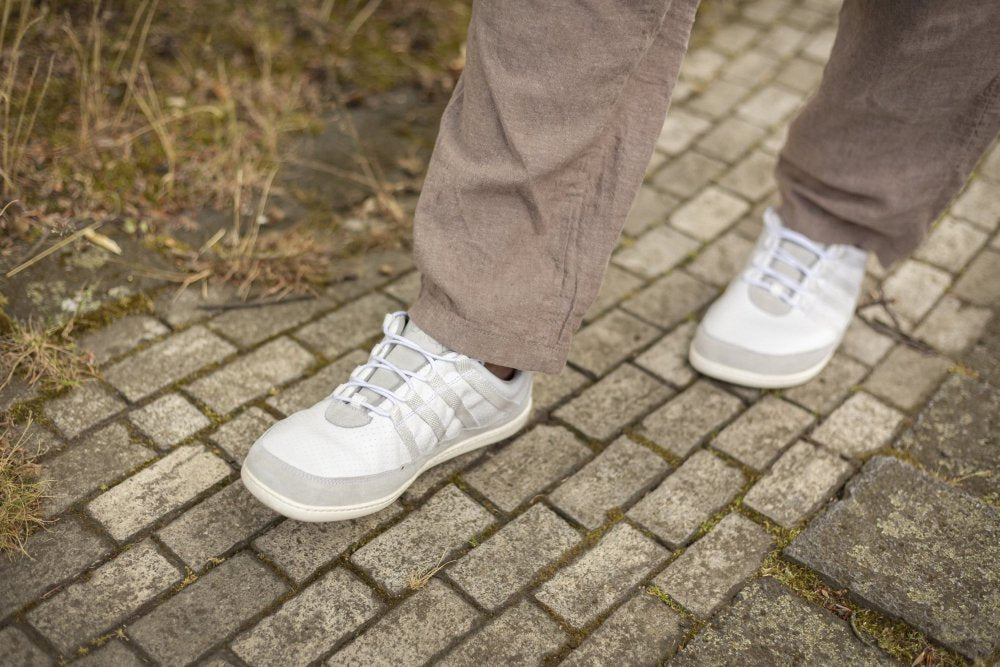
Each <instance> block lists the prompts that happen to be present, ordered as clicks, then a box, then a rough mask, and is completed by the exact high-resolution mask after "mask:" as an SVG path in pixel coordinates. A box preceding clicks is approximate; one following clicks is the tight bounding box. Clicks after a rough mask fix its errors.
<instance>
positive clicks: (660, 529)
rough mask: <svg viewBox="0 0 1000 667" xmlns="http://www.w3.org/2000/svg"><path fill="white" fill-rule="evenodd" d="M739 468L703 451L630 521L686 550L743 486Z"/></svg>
mask: <svg viewBox="0 0 1000 667" xmlns="http://www.w3.org/2000/svg"><path fill="white" fill-rule="evenodd" d="M744 481H745V478H744V477H743V473H742V472H740V471H739V470H738V469H737V468H733V467H731V466H728V465H726V464H725V463H724V462H723V461H722V460H721V459H720V458H719V457H717V456H714V455H712V454H710V453H708V452H707V451H705V450H699V451H697V452H695V453H694V454H692V455H691V458H689V459H688V460H687V461H685V462H684V464H683V465H682V466H681V467H680V468H678V469H677V470H675V471H674V472H672V473H671V474H670V476H669V477H667V478H666V479H665V480H663V483H662V484H660V485H659V486H658V487H656V489H654V490H653V492H652V493H650V494H649V495H647V496H646V497H645V498H643V499H642V500H640V501H639V502H638V503H637V504H636V505H635V507H633V508H632V509H630V510H629V511H628V516H629V518H631V519H633V520H634V521H638V522H639V523H641V524H642V525H644V526H645V527H646V528H649V529H650V530H651V531H653V533H655V534H656V535H657V536H658V537H659V538H660V539H662V540H663V541H664V542H666V543H667V544H668V545H669V546H670V547H671V548H677V547H680V546H683V545H684V544H685V543H687V541H688V540H690V539H691V538H692V537H694V534H695V533H696V532H697V531H698V528H700V527H701V525H702V524H703V523H704V522H705V521H706V520H708V519H709V517H711V516H712V515H713V514H715V513H716V512H718V511H719V510H720V509H722V508H723V507H725V505H726V503H728V502H729V501H730V500H732V499H733V498H734V497H735V496H736V494H737V493H739V491H740V488H741V487H742V486H743V483H744Z"/></svg>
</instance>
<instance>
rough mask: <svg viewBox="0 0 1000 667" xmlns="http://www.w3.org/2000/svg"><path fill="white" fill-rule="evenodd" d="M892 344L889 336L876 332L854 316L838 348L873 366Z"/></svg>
mask: <svg viewBox="0 0 1000 667" xmlns="http://www.w3.org/2000/svg"><path fill="white" fill-rule="evenodd" d="M892 345H893V341H892V339H891V338H889V337H888V336H885V335H883V334H880V333H878V332H877V331H875V330H874V329H872V328H871V327H870V326H868V325H867V324H865V322H864V321H862V320H861V318H859V317H857V316H855V317H854V319H852V320H851V323H850V325H848V327H847V332H846V333H845V334H844V340H843V341H842V342H841V344H840V349H841V351H842V352H844V353H846V354H848V355H850V356H852V357H854V358H855V359H857V360H858V361H860V362H862V363H864V364H867V365H869V366H874V365H875V364H877V363H878V362H880V361H881V360H882V358H883V357H885V355H886V353H888V352H889V350H890V349H892Z"/></svg>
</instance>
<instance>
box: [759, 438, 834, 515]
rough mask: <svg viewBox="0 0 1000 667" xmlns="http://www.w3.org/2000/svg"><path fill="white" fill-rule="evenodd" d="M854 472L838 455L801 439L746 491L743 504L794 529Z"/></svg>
mask: <svg viewBox="0 0 1000 667" xmlns="http://www.w3.org/2000/svg"><path fill="white" fill-rule="evenodd" d="M852 472H853V469H852V468H851V466H850V465H849V464H848V463H847V462H845V461H843V460H842V459H840V458H839V457H837V456H834V455H833V454H830V453H828V452H826V451H824V450H822V449H820V448H819V447H816V446H815V445H812V444H810V443H808V442H803V441H799V442H797V443H795V444H794V445H792V446H791V447H790V448H789V449H788V451H787V452H785V453H784V454H782V455H781V458H779V459H778V460H777V461H775V462H774V465H773V466H771V470H770V471H768V473H767V474H766V475H764V477H763V478H762V479H761V480H760V481H759V482H757V483H756V484H755V485H754V486H753V487H752V488H751V489H750V491H749V492H747V494H746V496H744V497H743V504H744V505H746V506H747V507H749V508H750V509H752V510H754V511H755V512H759V513H760V514H763V515H764V516H766V517H767V518H769V519H771V520H772V521H775V522H777V523H779V524H781V525H782V526H784V527H785V528H792V527H793V526H795V525H796V524H797V523H798V522H799V521H801V520H802V519H804V518H806V517H807V516H809V515H810V514H812V513H813V512H815V511H816V510H817V509H819V508H820V506H821V505H822V504H823V503H824V502H826V500H827V499H828V498H829V497H830V496H831V495H833V493H834V492H835V491H836V490H837V489H838V488H840V485H841V484H843V483H844V480H846V479H847V478H848V477H850V475H851V473H852Z"/></svg>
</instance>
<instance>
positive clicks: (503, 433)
mask: <svg viewBox="0 0 1000 667" xmlns="http://www.w3.org/2000/svg"><path fill="white" fill-rule="evenodd" d="M531 406H532V403H531V400H529V401H528V405H527V406H526V407H525V408H524V410H523V411H522V412H521V413H520V414H519V415H518V416H517V417H515V418H514V419H512V420H511V421H509V422H507V423H506V424H502V425H501V426H498V427H496V428H495V429H492V430H490V431H484V432H483V433H477V434H476V435H474V436H472V437H471V438H468V439H467V440H462V441H460V442H456V443H454V444H453V445H450V446H449V447H447V448H446V449H444V450H442V451H440V452H438V453H437V454H436V455H435V456H434V457H433V458H430V459H428V460H427V461H426V462H424V464H423V465H422V466H421V467H420V469H419V470H417V472H416V473H414V474H413V476H412V477H410V479H408V480H406V482H405V483H404V484H402V485H401V486H400V487H399V488H397V489H395V490H393V491H392V493H390V494H388V495H386V496H384V497H382V498H379V499H378V500H373V501H370V502H365V503H359V504H357V505H304V504H302V503H297V502H295V501H294V500H292V499H290V498H287V497H285V496H283V495H281V494H280V493H277V492H276V491H274V490H272V489H271V488H270V487H268V486H266V485H264V484H263V483H261V481H260V480H258V479H257V478H256V477H254V475H253V473H251V472H250V471H249V470H247V469H246V468H243V469H242V471H241V472H240V476H241V477H242V479H243V484H244V486H246V488H247V490H248V491H249V492H250V493H252V494H253V496H254V497H255V498H257V500H259V501H260V502H261V503H263V504H264V505H267V506H268V507H270V508H271V509H273V510H274V511H275V512H277V513H279V514H281V515H283V516H287V517H289V518H290V519H296V520H298V521H308V522H322V521H346V520H348V519H357V518H358V517H362V516H366V515H368V514H374V513H375V512H378V511H379V510H381V509H384V508H386V507H388V506H389V505H391V504H392V503H393V502H394V501H395V500H396V498H399V496H401V495H402V494H403V492H404V491H406V489H408V488H409V487H410V485H411V484H413V482H414V481H416V479H417V478H418V477H420V475H422V474H424V473H425V472H426V471H427V470H429V469H431V468H433V467H434V466H436V465H438V464H441V463H444V462H445V461H448V460H450V459H453V458H455V457H456V456H461V455H462V454H466V453H468V452H471V451H473V450H476V449H480V448H482V447H488V446H489V445H492V444H495V443H497V442H500V441H501V440H504V439H505V438H509V437H510V436H512V435H514V434H515V433H517V432H518V431H520V430H521V427H523V426H524V425H525V424H526V423H527V422H528V418H529V417H530V416H531Z"/></svg>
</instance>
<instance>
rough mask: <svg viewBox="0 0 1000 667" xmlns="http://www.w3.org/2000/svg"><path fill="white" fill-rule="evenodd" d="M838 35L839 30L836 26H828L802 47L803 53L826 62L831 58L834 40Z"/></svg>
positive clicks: (817, 60) (818, 60)
mask: <svg viewBox="0 0 1000 667" xmlns="http://www.w3.org/2000/svg"><path fill="white" fill-rule="evenodd" d="M836 37H837V31H836V30H835V29H834V28H826V29H825V30H822V31H820V32H819V33H816V34H815V35H814V36H813V37H812V39H810V40H809V41H808V42H807V43H806V45H805V48H804V49H802V55H804V56H806V57H808V58H812V59H813V60H815V61H816V62H820V63H825V62H826V61H827V60H829V58H830V51H831V49H833V40H834V39H836Z"/></svg>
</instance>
